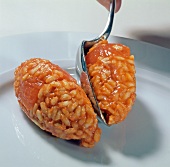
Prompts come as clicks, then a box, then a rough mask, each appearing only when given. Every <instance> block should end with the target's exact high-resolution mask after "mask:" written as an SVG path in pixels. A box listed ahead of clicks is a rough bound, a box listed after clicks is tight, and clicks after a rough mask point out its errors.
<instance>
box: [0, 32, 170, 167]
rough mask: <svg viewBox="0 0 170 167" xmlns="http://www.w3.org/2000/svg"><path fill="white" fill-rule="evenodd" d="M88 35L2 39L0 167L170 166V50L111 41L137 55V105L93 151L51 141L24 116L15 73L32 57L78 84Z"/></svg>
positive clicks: (105, 129) (116, 39)
mask: <svg viewBox="0 0 170 167" xmlns="http://www.w3.org/2000/svg"><path fill="white" fill-rule="evenodd" d="M93 37H95V34H89V33H71V32H70V33H66V32H63V33H62V32H51V33H33V34H26V35H19V36H13V37H6V38H1V39H0V104H1V105H0V111H1V112H0V127H1V138H0V166H3V167H11V166H13V167H18V166H25V167H27V166H28V167H30V166H32V167H37V166H41V167H47V166H50V167H56V166H57V165H58V166H62V167H68V166H74V167H80V166H81V167H86V166H87V165H88V166H89V167H95V166H108V167H112V166H115V167H124V166H131V167H136V166H138V167H143V166H145V167H150V166H154V167H160V166H164V167H168V166H169V163H170V159H169V157H170V142H169V141H170V133H169V132H170V121H169V118H170V107H169V102H170V85H169V83H170V66H169V64H170V50H169V49H165V48H162V47H159V46H155V45H151V44H147V43H143V42H139V41H134V40H130V39H124V38H120V37H110V38H109V41H111V42H119V43H123V44H125V45H128V46H129V47H130V48H131V53H132V54H134V55H135V63H136V77H137V99H136V102H135V105H134V106H133V109H132V111H131V112H130V113H129V115H128V117H127V119H126V120H125V121H124V122H122V123H120V124H117V125H114V126H112V127H106V126H104V125H103V124H101V123H100V124H99V126H100V127H101V128H102V131H103V132H102V137H101V140H100V142H99V143H98V144H97V145H96V146H95V147H94V148H92V149H87V148H82V147H79V146H77V145H75V144H74V143H71V142H69V141H64V140H61V139H58V138H55V137H52V136H51V135H49V134H48V133H46V132H44V131H42V130H40V129H39V128H38V127H37V126H36V125H34V123H32V122H31V121H30V120H29V119H28V118H27V117H26V116H25V114H23V112H22V111H21V109H20V108H19V105H18V103H17V99H16V97H15V94H14V90H13V72H14V70H12V69H13V68H15V67H16V66H18V65H19V64H20V63H21V62H22V61H25V60H26V59H29V58H31V57H42V58H46V59H49V60H52V61H54V62H55V63H56V64H58V65H59V66H61V67H62V68H64V69H66V70H67V71H68V72H69V73H70V74H71V75H72V76H73V77H75V78H76V79H78V76H77V75H76V72H75V68H74V66H75V58H76V52H77V49H78V47H79V44H80V42H81V41H82V40H83V39H92V38H93Z"/></svg>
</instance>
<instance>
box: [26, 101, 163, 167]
mask: <svg viewBox="0 0 170 167" xmlns="http://www.w3.org/2000/svg"><path fill="white" fill-rule="evenodd" d="M23 115H24V118H25V120H26V122H27V123H28V124H29V126H30V127H31V128H32V129H33V131H34V132H35V133H36V134H38V135H39V136H40V137H41V139H43V140H44V141H45V142H46V143H47V145H50V146H52V148H55V149H56V150H57V151H59V152H61V153H62V154H64V155H66V156H69V157H71V158H74V159H76V160H77V161H82V162H85V163H86V164H87V165H88V163H89V164H91V163H97V164H100V165H109V164H114V153H116V152H119V153H120V154H123V155H124V156H131V157H135V158H145V157H147V156H149V155H151V154H154V153H155V152H156V151H157V150H158V148H159V145H160V140H161V139H160V132H159V129H158V127H157V125H156V123H155V122H154V119H153V117H152V115H151V112H150V111H149V109H148V108H146V107H145V105H144V104H143V103H142V102H141V101H140V100H139V99H137V100H136V103H135V105H134V107H133V109H132V111H131V112H130V113H129V115H128V118H127V119H126V120H125V121H124V122H122V123H120V124H117V125H114V126H112V127H106V126H104V125H103V124H101V123H100V124H99V125H100V127H101V128H102V131H103V133H102V138H101V141H100V142H99V143H98V144H97V145H96V146H95V147H94V148H90V149H88V148H82V147H80V146H79V145H78V142H75V141H72V140H71V141H65V140H62V139H58V138H56V137H53V136H51V135H50V134H49V133H46V132H44V131H42V130H40V129H39V128H38V127H37V126H36V125H34V124H33V123H32V122H31V121H30V120H29V119H28V118H27V117H26V116H25V114H23ZM110 149H111V150H112V151H113V154H112V155H109V153H108V150H110ZM41 151H42V152H43V151H45V152H46V150H41ZM44 154H45V153H44ZM57 161H58V160H57Z"/></svg>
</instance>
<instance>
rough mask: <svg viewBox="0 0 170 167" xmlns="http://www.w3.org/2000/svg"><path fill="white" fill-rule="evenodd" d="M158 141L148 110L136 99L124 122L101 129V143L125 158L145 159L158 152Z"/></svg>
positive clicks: (157, 130) (154, 124)
mask: <svg viewBox="0 0 170 167" xmlns="http://www.w3.org/2000/svg"><path fill="white" fill-rule="evenodd" d="M160 140H161V139H160V132H159V129H158V127H157V125H156V123H155V121H154V119H153V117H152V115H151V112H150V110H149V109H148V108H146V107H145V105H144V104H143V103H142V102H141V101H140V100H139V99H137V100H136V102H135V105H134V106H133V109H132V111H131V112H130V113H129V115H128V117H127V119H126V120H125V121H124V122H122V123H120V124H118V125H115V126H113V127H110V128H107V127H103V137H102V140H101V142H104V143H107V144H108V145H109V146H110V147H111V148H112V149H113V150H115V151H118V152H120V153H122V154H124V155H125V156H133V157H136V158H145V157H147V156H149V155H150V154H153V153H154V152H156V151H157V150H158V148H159V145H160V142H161V141H160Z"/></svg>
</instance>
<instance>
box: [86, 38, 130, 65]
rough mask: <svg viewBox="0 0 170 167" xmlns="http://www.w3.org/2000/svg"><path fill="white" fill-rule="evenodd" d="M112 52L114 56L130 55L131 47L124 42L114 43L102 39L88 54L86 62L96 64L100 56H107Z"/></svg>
mask: <svg viewBox="0 0 170 167" xmlns="http://www.w3.org/2000/svg"><path fill="white" fill-rule="evenodd" d="M106 44H107V45H106ZM110 54H112V55H113V56H114V55H115V56H117V55H119V56H122V57H128V56H130V49H129V47H127V46H125V45H122V44H112V43H108V42H107V41H102V42H99V43H98V44H96V45H95V46H94V47H93V48H92V49H91V50H90V51H89V53H88V54H87V55H86V63H87V65H88V64H94V63H96V61H97V59H98V57H99V56H103V57H107V56H109V55H110Z"/></svg>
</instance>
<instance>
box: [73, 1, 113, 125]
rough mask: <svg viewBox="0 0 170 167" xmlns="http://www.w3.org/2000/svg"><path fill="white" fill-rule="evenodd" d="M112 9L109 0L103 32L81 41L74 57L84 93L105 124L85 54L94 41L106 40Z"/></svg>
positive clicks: (111, 22) (111, 21) (110, 27)
mask: <svg viewBox="0 0 170 167" xmlns="http://www.w3.org/2000/svg"><path fill="white" fill-rule="evenodd" d="M114 10H115V1H114V0H111V1H110V11H109V15H108V20H107V23H106V26H105V28H104V30H103V32H102V33H101V34H100V35H99V36H98V37H96V38H95V39H93V40H90V41H83V42H82V44H81V46H80V48H79V50H78V54H77V59H76V69H77V72H78V74H79V76H80V81H81V86H82V88H83V89H84V91H85V93H86V94H87V96H88V98H89V99H90V101H91V103H92V105H93V108H94V110H95V112H96V113H97V115H98V117H99V118H100V120H101V121H102V122H104V123H105V124H106V125H108V124H107V122H106V120H105V118H104V115H103V113H102V111H101V109H100V107H99V105H98V101H97V98H96V95H95V92H94V89H93V87H92V84H91V82H90V76H89V75H88V69H87V66H86V61H85V56H86V54H87V53H88V51H89V49H90V48H91V47H93V45H95V44H96V43H98V42H100V41H102V40H106V39H107V38H108V37H109V35H110V32H111V30H112V24H113V19H114Z"/></svg>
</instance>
